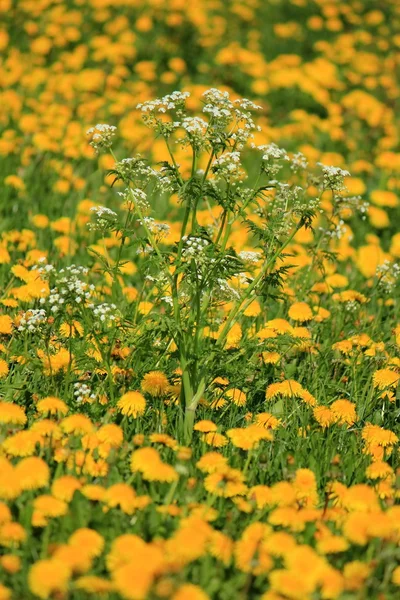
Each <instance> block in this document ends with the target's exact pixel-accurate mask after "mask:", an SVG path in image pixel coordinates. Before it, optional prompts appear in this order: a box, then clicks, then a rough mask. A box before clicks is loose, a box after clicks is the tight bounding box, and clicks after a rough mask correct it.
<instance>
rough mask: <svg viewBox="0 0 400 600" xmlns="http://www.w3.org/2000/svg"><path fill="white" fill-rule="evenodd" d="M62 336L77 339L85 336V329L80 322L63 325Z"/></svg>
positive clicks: (61, 327)
mask: <svg viewBox="0 0 400 600" xmlns="http://www.w3.org/2000/svg"><path fill="white" fill-rule="evenodd" d="M59 331H60V335H61V336H62V337H66V338H71V337H72V338H75V337H82V336H83V327H82V325H81V324H80V323H79V321H73V322H72V323H62V324H61V325H60V329H59Z"/></svg>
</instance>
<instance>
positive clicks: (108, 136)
mask: <svg viewBox="0 0 400 600" xmlns="http://www.w3.org/2000/svg"><path fill="white" fill-rule="evenodd" d="M116 131H117V128H116V127H114V125H106V124H104V123H98V124H97V125H95V126H94V127H91V128H90V129H89V130H88V131H87V132H86V134H87V135H88V136H91V138H92V139H91V142H90V145H91V146H92V147H93V148H94V149H95V150H96V152H97V153H99V152H101V150H108V149H109V148H111V146H112V141H113V137H114V135H115V132H116Z"/></svg>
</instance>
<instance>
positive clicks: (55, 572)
mask: <svg viewBox="0 0 400 600" xmlns="http://www.w3.org/2000/svg"><path fill="white" fill-rule="evenodd" d="M70 575H71V572H70V570H69V568H68V567H67V565H65V564H64V563H62V562H61V561H59V560H53V559H48V560H39V561H38V562H36V563H35V564H34V565H33V566H32V567H31V568H30V571H29V575H28V584H29V589H30V591H31V592H32V594H35V595H36V596H38V597H39V598H43V600H46V599H47V598H50V597H51V596H52V595H54V594H60V593H64V592H66V591H67V586H68V581H69V578H70Z"/></svg>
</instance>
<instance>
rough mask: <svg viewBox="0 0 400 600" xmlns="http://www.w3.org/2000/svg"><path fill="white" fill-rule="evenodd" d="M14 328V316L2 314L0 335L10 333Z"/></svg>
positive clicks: (0, 316)
mask: <svg viewBox="0 0 400 600" xmlns="http://www.w3.org/2000/svg"><path fill="white" fill-rule="evenodd" d="M12 328H13V321H12V318H11V317H10V316H9V315H0V335H10V334H11V333H12Z"/></svg>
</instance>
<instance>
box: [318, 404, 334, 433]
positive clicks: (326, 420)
mask: <svg viewBox="0 0 400 600" xmlns="http://www.w3.org/2000/svg"><path fill="white" fill-rule="evenodd" d="M313 414H314V419H315V420H316V421H317V422H318V423H319V425H321V427H324V428H325V427H330V425H332V424H333V423H335V421H336V417H335V415H334V413H333V412H332V411H331V409H330V408H329V406H316V407H315V408H314V410H313Z"/></svg>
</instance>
